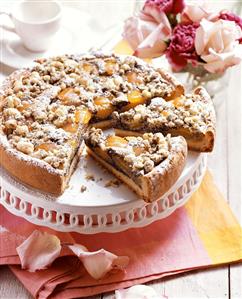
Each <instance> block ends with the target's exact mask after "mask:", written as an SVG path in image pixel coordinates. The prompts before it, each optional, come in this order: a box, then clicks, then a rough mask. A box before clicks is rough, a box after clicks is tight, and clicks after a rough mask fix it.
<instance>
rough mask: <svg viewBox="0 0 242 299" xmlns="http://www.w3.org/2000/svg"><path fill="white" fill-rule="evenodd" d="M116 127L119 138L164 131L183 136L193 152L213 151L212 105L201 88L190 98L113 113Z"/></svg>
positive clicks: (157, 100) (157, 101)
mask: <svg viewBox="0 0 242 299" xmlns="http://www.w3.org/2000/svg"><path fill="white" fill-rule="evenodd" d="M113 119H114V127H116V128H117V130H116V132H117V134H119V135H124V136H127V135H134V134H135V135H140V134H143V133H144V132H153V133H156V132H162V133H163V134H168V133H169V134H171V135H172V136H183V137H184V138H185V139H186V141H187V143H188V148H189V149H190V150H194V151H198V152H211V151H212V150H213V146H214V139H215V110H214V106H213V102H212V100H211V98H210V96H209V95H208V93H207V92H206V90H205V89H204V88H202V87H198V88H196V89H195V90H194V92H193V93H192V94H191V95H186V96H183V95H182V96H179V97H177V98H175V99H173V100H170V101H166V100H165V99H163V98H162V97H156V98H153V99H152V100H151V102H150V103H149V104H143V105H138V106H136V107H135V108H133V109H130V110H129V111H125V112H121V113H120V112H118V111H116V112H114V113H113Z"/></svg>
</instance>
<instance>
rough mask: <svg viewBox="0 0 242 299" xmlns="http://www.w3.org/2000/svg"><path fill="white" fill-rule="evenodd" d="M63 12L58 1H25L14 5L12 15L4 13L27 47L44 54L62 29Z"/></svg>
mask: <svg viewBox="0 0 242 299" xmlns="http://www.w3.org/2000/svg"><path fill="white" fill-rule="evenodd" d="M61 11H62V8H61V4H60V3H59V2H58V1H56V0H48V1H46V0H24V1H19V3H17V4H16V5H14V6H13V9H12V11H11V12H10V13H6V12H4V13H5V14H7V15H8V16H9V17H10V18H11V20H12V21H13V23H14V27H15V31H16V33H17V34H18V35H19V36H20V38H21V39H22V42H23V44H24V46H25V47H26V48H27V49H29V50H30V51H34V52H43V51H45V50H47V49H48V47H49V45H50V43H51V40H52V38H53V36H54V35H55V33H56V32H57V31H58V29H59V28H60V21H61Z"/></svg>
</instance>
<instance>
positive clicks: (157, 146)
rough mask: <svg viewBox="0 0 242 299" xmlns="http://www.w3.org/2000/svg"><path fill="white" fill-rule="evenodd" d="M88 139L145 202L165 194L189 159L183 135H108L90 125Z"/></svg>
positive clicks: (104, 161) (94, 150)
mask: <svg viewBox="0 0 242 299" xmlns="http://www.w3.org/2000/svg"><path fill="white" fill-rule="evenodd" d="M85 141H86V145H87V146H88V152H89V153H90V155H91V156H92V157H93V158H94V159H96V160H97V161H98V162H99V163H100V164H101V165H103V166H104V167H105V168H107V169H108V170H109V171H110V172H112V173H113V174H114V175H115V176H116V177H117V178H118V179H120V180H122V181H123V182H124V183H126V184H127V185H128V186H129V187H130V188H131V189H132V190H134V191H135V192H136V193H137V194H138V195H139V196H140V197H141V198H142V199H143V200H144V201H146V202H152V201H154V200H157V199H159V198H160V197H161V196H162V195H164V194H165V193H166V192H167V191H168V190H169V189H170V188H171V186H172V185H173V184H174V183H175V182H176V180H177V179H178V178H179V176H180V174H181V172H182V170H183V168H184V165H185V162H186V156H187V144H186V141H185V139H184V138H183V137H170V135H167V136H166V137H164V136H163V135H162V134H161V133H155V134H153V133H146V134H143V135H142V136H138V137H135V136H127V137H120V136H117V135H107V136H105V135H104V134H103V132H102V130H101V129H95V128H91V129H90V132H89V134H88V136H87V138H86V140H85Z"/></svg>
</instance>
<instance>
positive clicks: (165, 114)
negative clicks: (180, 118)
mask: <svg viewBox="0 0 242 299" xmlns="http://www.w3.org/2000/svg"><path fill="white" fill-rule="evenodd" d="M161 114H162V115H163V116H168V115H169V113H168V112H167V111H162V112H161Z"/></svg>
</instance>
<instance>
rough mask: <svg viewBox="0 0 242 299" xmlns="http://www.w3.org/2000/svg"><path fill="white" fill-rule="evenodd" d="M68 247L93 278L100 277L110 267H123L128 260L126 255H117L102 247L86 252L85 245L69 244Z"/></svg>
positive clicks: (110, 268)
mask: <svg viewBox="0 0 242 299" xmlns="http://www.w3.org/2000/svg"><path fill="white" fill-rule="evenodd" d="M68 247H69V248H70V249H71V250H72V251H73V252H74V253H75V254H76V255H77V256H78V258H79V259H80V260H81V261H82V263H83V265H84V267H85V269H86V270H87V272H88V273H89V274H90V275H91V276H92V277H93V278H94V279H100V278H102V277H103V276H105V274H106V273H107V272H109V271H110V270H112V269H123V268H125V267H126V266H127V265H128V262H129V258H128V257H126V256H120V257H119V256H117V255H115V254H113V253H111V252H109V251H106V250H104V249H100V250H98V251H94V252H88V251H87V249H86V247H84V246H82V245H79V244H74V245H69V246H68Z"/></svg>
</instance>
